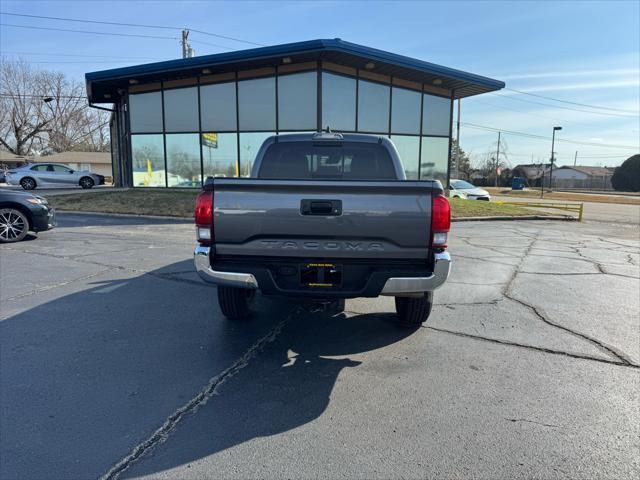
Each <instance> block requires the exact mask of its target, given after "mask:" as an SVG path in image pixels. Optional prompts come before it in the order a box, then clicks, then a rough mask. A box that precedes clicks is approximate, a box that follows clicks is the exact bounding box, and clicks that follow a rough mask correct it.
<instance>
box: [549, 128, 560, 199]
mask: <svg viewBox="0 0 640 480" xmlns="http://www.w3.org/2000/svg"><path fill="white" fill-rule="evenodd" d="M559 130H562V127H553V135H552V136H551V169H550V170H549V190H551V189H553V185H552V183H551V182H553V160H554V159H555V152H554V146H555V143H556V132H557V131H559Z"/></svg>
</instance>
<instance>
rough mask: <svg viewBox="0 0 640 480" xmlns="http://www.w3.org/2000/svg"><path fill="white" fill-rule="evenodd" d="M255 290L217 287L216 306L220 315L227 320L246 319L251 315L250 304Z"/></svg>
mask: <svg viewBox="0 0 640 480" xmlns="http://www.w3.org/2000/svg"><path fill="white" fill-rule="evenodd" d="M255 293H256V291H255V290H250V289H247V288H234V287H221V286H220V287H218V304H219V305H220V310H222V314H223V315H224V316H225V317H227V318H228V319H229V320H238V319H241V318H247V317H248V316H249V315H251V308H250V307H251V303H252V301H253V298H254V297H255Z"/></svg>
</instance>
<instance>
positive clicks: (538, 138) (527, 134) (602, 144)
mask: <svg viewBox="0 0 640 480" xmlns="http://www.w3.org/2000/svg"><path fill="white" fill-rule="evenodd" d="M460 123H461V124H463V125H466V126H468V127H471V128H477V129H480V130H487V131H490V132H496V133H497V132H502V133H506V134H509V135H517V136H520V137H525V138H533V139H537V140H546V141H549V140H551V138H549V137H545V136H543V135H536V134H534V133H525V132H517V131H514V130H505V129H502V128H495V127H487V126H486V125H478V124H476V123H467V122H460ZM556 141H557V142H564V143H573V144H577V145H589V146H592V147H607V148H628V149H633V150H638V148H639V147H634V146H630V145H612V144H606V143H595V142H581V141H579V140H569V139H564V138H560V139H556Z"/></svg>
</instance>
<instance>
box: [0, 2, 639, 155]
mask: <svg viewBox="0 0 640 480" xmlns="http://www.w3.org/2000/svg"><path fill="white" fill-rule="evenodd" d="M0 11H1V12H13V13H25V14H32V15H45V16H57V17H68V18H82V19H94V20H106V21H114V22H131V23H144V24H154V25H169V26H177V27H183V26H187V27H190V28H193V29H200V30H204V31H208V32H213V33H218V34H220V35H225V36H232V37H236V38H240V39H245V40H248V41H252V42H257V43H260V44H266V45H272V44H278V43H286V42H294V41H300V40H308V39H314V38H335V37H340V38H342V39H343V40H348V41H351V42H355V43H361V44H364V45H367V46H372V47H377V48H381V49H384V50H388V51H391V52H394V53H400V54H404V55H408V56H412V57H416V58H420V59H423V60H427V61H430V62H434V63H438V64H442V65H446V66H448V67H453V68H459V69H462V70H466V71H470V72H473V73H477V74H480V75H485V76H490V77H493V78H497V79H500V80H503V81H505V82H506V83H507V87H509V88H511V89H516V90H520V91H526V92H530V93H535V94H537V95H543V96H547V97H552V98H556V99H561V100H566V101H570V102H577V103H583V104H588V105H598V106H605V107H608V108H615V109H618V110H598V109H595V110H594V109H592V108H587V107H580V106H576V105H570V104H563V103H559V102H554V101H552V100H547V99H542V98H538V97H532V96H528V95H522V94H518V93H515V92H513V91H511V90H505V91H502V92H500V93H498V94H486V95H481V96H478V97H473V98H471V99H465V100H463V101H462V109H461V111H462V122H463V123H464V125H463V126H462V128H461V133H460V137H461V145H462V148H463V149H464V150H466V151H467V152H471V153H472V155H473V157H474V158H476V159H478V158H481V157H482V156H483V155H484V154H485V152H487V151H489V150H491V149H492V148H495V142H496V134H495V133H493V132H489V131H486V130H482V129H479V128H477V127H473V126H472V125H469V124H474V125H481V126H485V127H492V128H496V129H501V130H510V131H518V132H527V133H530V134H534V135H540V136H544V137H550V135H551V129H552V127H553V126H554V125H561V126H562V127H563V130H562V131H561V132H560V133H559V135H558V137H557V138H559V139H564V140H575V141H578V142H586V143H592V144H606V145H612V146H599V145H584V144H573V143H565V142H558V143H557V144H556V157H557V159H558V162H559V163H560V164H572V163H573V159H574V154H575V152H576V150H577V151H578V164H583V165H603V166H604V165H607V166H611V165H617V164H620V163H621V162H622V161H623V160H624V159H625V158H626V157H627V156H629V155H631V154H633V153H637V152H638V151H639V150H640V147H639V144H640V116H639V115H638V113H637V112H638V110H639V109H640V2H639V1H637V0H636V1H621V2H616V1H606V2H598V1H587V2H578V1H573V2H562V1H558V2H547V1H542V0H539V1H535V2H515V1H514V2H508V1H496V2H484V1H471V2H466V1H459V2H456V1H449V2H435V1H434V2H430V1H415V2H403V1H371V0H370V1H368V2H347V1H297V2H286V1H281V2H272V1H257V2H256V1H254V2H243V1H234V2H222V1H220V2H215V1H183V2H175V1H162V0H155V1H153V2H147V1H134V0H127V1H114V0H112V1H108V2H104V1H89V0H83V1H80V0H78V1H37V0H33V1H25V0H23V1H14V0H2V3H1V5H0ZM0 20H1V22H2V23H5V24H14V25H35V26H44V27H53V28H63V29H75V30H90V31H101V32H120V33H129V34H142V35H156V36H161V37H177V36H178V35H179V31H177V30H176V31H174V30H163V29H150V28H134V27H119V26H108V25H95V24H83V23H72V22H63V21H54V20H44V19H35V18H20V17H12V16H6V15H0ZM0 29H1V30H0V51H1V52H2V54H3V55H4V56H5V58H14V57H17V56H21V57H23V58H25V59H27V60H29V61H31V62H33V63H37V64H39V65H40V66H41V67H43V68H48V69H56V70H61V71H64V72H66V73H68V74H69V75H70V76H72V77H74V78H77V79H82V76H83V74H84V73H85V72H87V71H94V70H101V69H107V68H115V67H118V66H124V65H132V64H138V63H146V62H151V61H156V60H163V59H169V58H178V57H179V56H180V45H179V43H178V40H177V39H172V38H169V39H160V38H153V39H152V38H137V37H120V36H107V35H91V34H80V33H69V32H59V31H47V30H30V29H24V28H17V27H10V26H0ZM190 38H191V39H192V40H193V42H192V45H193V47H194V48H195V49H196V54H197V55H204V54H210V53H218V52H223V51H228V48H220V47H217V46H213V45H208V44H218V45H221V46H225V47H229V48H230V49H241V48H246V47H249V45H247V44H243V43H240V42H235V41H231V40H225V39H219V38H214V37H210V36H205V35H202V34H196V33H192V34H191V37H190ZM80 55H84V56H80ZM531 102H538V103H531ZM540 103H542V104H546V105H540ZM560 107H562V108H560ZM575 109H579V110H586V111H576V110H575ZM589 112H600V114H596V113H589ZM629 112H635V113H629ZM603 113H605V114H603ZM503 138H504V139H505V144H506V147H507V148H508V150H507V151H508V152H509V154H508V161H509V163H511V164H512V165H515V164H518V163H528V162H530V161H531V160H532V159H533V161H536V162H537V161H541V160H546V159H548V158H549V155H550V141H547V140H544V139H532V138H525V137H522V136H517V135H513V134H508V133H505V134H504V135H503ZM613 145H615V147H614V146H613ZM619 146H633V147H634V148H632V149H629V148H619Z"/></svg>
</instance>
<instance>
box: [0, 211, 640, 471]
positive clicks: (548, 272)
mask: <svg viewBox="0 0 640 480" xmlns="http://www.w3.org/2000/svg"><path fill="white" fill-rule="evenodd" d="M59 219H60V226H59V228H57V229H55V230H53V231H51V232H46V233H43V234H41V235H40V237H39V238H38V239H35V240H33V239H32V240H30V241H25V242H23V243H20V244H13V245H2V246H0V270H1V272H2V274H1V275H0V302H1V308H0V319H1V321H0V347H1V349H0V395H1V397H0V399H1V412H0V415H1V416H0V425H1V434H0V478H2V479H17V478H28V479H34V478H36V479H41V478H65V479H75V478H83V479H84V478H194V479H195V478H207V477H209V478H210V477H215V478H282V477H304V478H309V477H331V478H336V477H349V478H424V477H447V478H452V477H454V478H457V477H464V478H467V477H475V478H531V477H536V478H555V477H566V478H616V479H617V478H636V477H637V476H638V474H639V473H640V460H639V459H640V441H639V438H640V413H639V410H638V404H639V401H640V393H639V392H640V388H639V387H640V368H639V366H640V238H639V234H640V230H639V228H640V227H639V226H638V225H637V224H628V225H627V224H621V223H617V224H614V223H604V222H585V223H581V224H578V223H564V222H477V223H458V224H454V227H453V232H452V240H451V245H450V251H451V253H452V256H453V259H454V265H453V270H452V274H451V277H450V281H449V282H448V283H447V284H446V285H445V286H444V287H443V288H441V289H440V290H438V291H437V292H436V293H435V306H434V309H433V312H432V314H431V317H430V319H429V321H428V322H427V323H426V324H425V325H424V326H423V328H420V329H418V330H417V331H415V332H410V331H406V330H402V329H399V328H397V327H395V326H394V325H393V324H392V322H391V320H392V313H391V312H393V300H392V299H390V298H384V297H380V298H378V299H356V300H350V301H347V310H346V311H345V313H344V314H343V315H335V316H332V315H330V314H328V313H313V314H311V313H308V312H307V311H305V310H303V309H301V308H300V307H298V306H295V305H293V304H290V303H287V302H283V301H280V300H277V299H268V298H258V305H257V307H258V312H259V313H257V314H256V315H255V316H254V317H253V318H252V319H251V320H250V321H246V322H237V323H234V322H228V321H225V320H224V319H223V318H222V316H221V314H220V312H219V309H218V307H217V301H216V298H215V289H214V288H212V287H210V286H207V285H204V284H203V283H201V282H200V281H199V279H198V278H197V276H196V275H195V273H194V272H193V268H192V264H191V251H192V248H193V244H194V239H193V237H194V235H193V227H192V225H191V224H190V223H188V222H182V221H167V220H148V219H147V220H138V219H128V218H122V217H118V218H116V217H109V216H88V215H69V214H62V215H60V218H59Z"/></svg>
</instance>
